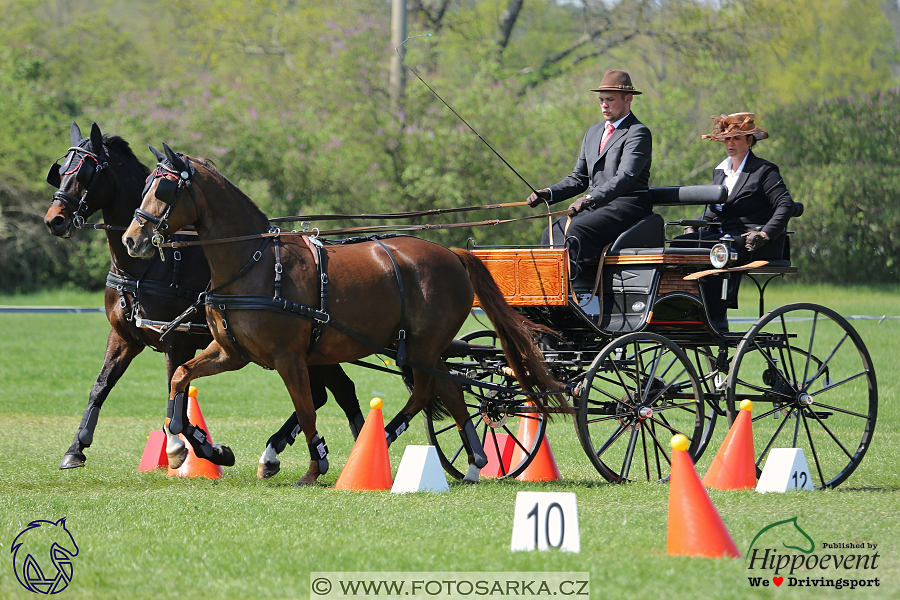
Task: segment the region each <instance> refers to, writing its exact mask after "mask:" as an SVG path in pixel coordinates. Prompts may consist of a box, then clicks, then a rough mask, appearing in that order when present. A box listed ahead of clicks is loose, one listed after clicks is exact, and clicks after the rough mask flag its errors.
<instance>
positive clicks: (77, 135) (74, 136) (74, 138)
mask: <svg viewBox="0 0 900 600" xmlns="http://www.w3.org/2000/svg"><path fill="white" fill-rule="evenodd" d="M69 140H70V141H71V142H72V145H73V146H77V145H78V144H80V143H81V142H82V141H83V140H84V138H83V137H81V130H80V129H79V128H78V123H76V122H75V121H72V129H71V130H70V131H69Z"/></svg>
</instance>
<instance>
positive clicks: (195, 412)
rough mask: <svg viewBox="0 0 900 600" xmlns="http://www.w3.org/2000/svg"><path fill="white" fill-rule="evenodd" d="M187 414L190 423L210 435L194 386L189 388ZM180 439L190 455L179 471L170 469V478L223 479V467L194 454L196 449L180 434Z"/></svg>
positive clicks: (210, 438) (210, 441)
mask: <svg viewBox="0 0 900 600" xmlns="http://www.w3.org/2000/svg"><path fill="white" fill-rule="evenodd" d="M187 414H188V421H190V422H191V425H193V426H194V427H199V428H201V429H203V430H204V431H205V432H207V434H209V429H208V428H207V427H206V421H204V420H203V413H201V412H200V404H198V403H197V388H195V387H194V386H191V387H190V388H188V407H187ZM178 437H179V438H181V441H183V442H184V443H185V445H186V446H187V450H188V455H187V458H186V459H184V464H182V465H181V466H180V467H178V468H177V469H173V468H172V467H169V471H168V473H167V475H168V476H169V477H172V476H176V477H208V478H209V479H219V478H220V477H222V473H223V472H224V471H222V467H220V466H219V465H214V464H212V463H211V462H209V461H208V460H206V459H205V458H200V457H198V456H197V455H196V454H194V448H193V447H192V446H191V445H190V444H189V443H188V441H187V439H185V437H184V435H182V434H178ZM208 439H209V443H210V444H211V443H212V436H209V438H208Z"/></svg>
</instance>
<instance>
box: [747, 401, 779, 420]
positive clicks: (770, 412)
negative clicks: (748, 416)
mask: <svg viewBox="0 0 900 600" xmlns="http://www.w3.org/2000/svg"><path fill="white" fill-rule="evenodd" d="M783 406H784V405H782V406H775V407H773V408H772V410H769V411H766V412H764V413H762V414H760V415H756V416H755V417H753V422H754V423H756V422H757V421H760V420H762V419H765V418H766V417H768V416H769V415H772V414H775V413H777V412H779V411H780V410H781V409H782V407H783Z"/></svg>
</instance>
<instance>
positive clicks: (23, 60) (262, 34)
mask: <svg viewBox="0 0 900 600" xmlns="http://www.w3.org/2000/svg"><path fill="white" fill-rule="evenodd" d="M407 6H408V12H409V26H408V27H409V33H410V35H411V36H412V35H418V34H420V33H432V36H431V37H415V38H411V39H410V40H409V41H408V42H407V43H406V45H405V46H404V48H405V49H406V55H405V60H406V62H407V64H408V65H409V66H410V67H412V68H413V69H415V72H416V73H418V74H419V75H420V76H421V77H422V78H423V79H424V80H425V81H426V82H427V83H428V85H429V86H431V87H432V88H433V89H434V90H435V91H436V92H438V93H439V94H440V95H441V97H442V98H444V99H445V100H446V101H447V102H448V103H449V104H450V105H451V106H452V107H453V109H454V110H455V111H457V112H458V113H459V114H460V115H461V116H463V117H464V118H465V120H466V121H467V122H468V123H470V124H471V125H472V126H473V127H474V128H475V129H476V130H477V131H478V132H479V134H480V135H481V136H482V137H483V138H484V139H485V140H487V141H489V142H490V144H491V145H492V146H493V147H494V148H495V149H497V151H498V152H499V153H500V154H501V155H503V157H504V158H505V159H506V160H507V161H508V162H509V163H510V164H511V165H513V166H514V168H515V169H516V171H518V172H519V173H520V174H521V176H522V177H523V178H524V179H526V180H527V182H528V183H529V184H530V185H532V186H534V187H544V186H546V185H549V184H551V183H553V182H555V181H558V180H559V179H561V178H562V177H563V176H565V175H567V174H568V173H569V172H570V171H571V168H572V166H573V165H574V163H575V158H576V155H577V152H578V148H579V145H580V140H581V136H582V134H583V133H584V131H585V129H586V128H587V127H588V126H589V125H591V124H592V123H594V122H596V121H598V120H599V119H600V114H599V109H598V107H597V104H596V99H595V97H594V95H593V94H591V93H589V92H588V91H587V90H588V89H589V88H590V87H593V86H595V85H596V83H597V82H599V80H600V78H601V77H602V74H603V72H604V71H605V70H606V69H608V68H624V69H627V70H629V71H630V72H631V73H632V77H633V80H634V82H635V85H636V86H637V87H638V88H639V89H641V90H642V91H643V92H644V94H643V95H641V96H638V97H636V99H635V102H634V104H633V105H632V108H633V110H634V112H635V113H636V114H637V115H638V117H639V118H640V119H641V120H642V121H643V122H644V123H646V124H647V125H648V126H649V127H650V129H651V131H652V132H653V137H654V152H653V167H652V171H651V185H658V186H666V185H689V184H700V183H709V182H710V181H711V174H712V168H713V166H714V165H715V164H717V163H718V162H720V161H721V160H722V158H723V157H724V150H723V148H722V146H721V145H720V144H716V143H712V142H708V141H701V140H700V135H701V134H702V133H708V132H709V129H710V127H711V121H710V119H709V117H710V116H711V115H713V114H720V113H731V112H738V111H744V110H749V111H752V112H755V113H756V114H757V119H758V122H759V124H760V125H762V126H763V127H765V128H767V129H768V130H769V132H770V134H771V138H770V139H769V140H766V141H764V142H762V143H761V144H760V145H759V146H757V148H756V150H757V153H758V154H759V155H760V156H762V157H764V158H767V159H769V160H772V161H773V162H775V163H776V164H778V165H779V166H780V168H781V172H782V175H783V176H784V178H785V181H786V183H787V185H788V188H789V189H790V191H791V193H792V195H793V197H794V199H795V200H797V201H799V202H803V203H804V204H805V206H806V212H805V214H804V216H803V217H801V218H799V219H794V220H793V221H792V222H791V225H790V227H791V230H792V231H796V234H795V235H794V238H793V260H794V263H795V264H797V265H798V266H799V267H800V272H801V275H800V277H802V278H803V279H806V280H811V281H844V282H848V283H850V282H853V283H860V282H865V283H872V282H885V283H897V282H898V281H900V271H898V268H897V261H898V260H900V243H898V239H897V237H898V235H900V234H898V233H897V231H898V227H897V225H898V220H900V203H898V201H897V200H898V194H897V192H896V190H897V189H898V188H897V186H896V185H895V183H897V182H900V181H898V180H900V172H898V168H900V167H898V166H897V160H896V159H897V156H896V155H897V153H898V152H900V147H898V144H897V142H896V139H897V133H898V129H900V116H898V115H900V110H898V109H900V91H898V89H897V87H896V86H897V81H898V80H897V73H900V61H898V53H897V49H898V36H897V34H896V31H897V27H898V26H900V25H898V24H900V17H898V13H900V11H898V9H897V6H896V4H894V3H883V2H880V1H879V0H723V1H720V2H716V3H710V2H705V1H703V0H652V1H651V0H620V1H619V2H603V1H599V0H597V1H594V0H583V1H582V2H577V3H561V4H560V3H556V2H552V1H538V0H509V1H503V2H500V3H498V2H495V1H491V2H488V1H485V0H408V3H407ZM390 25H391V24H390V6H389V3H386V2H382V1H380V0H343V1H339V2H332V3H321V2H313V1H306V2H304V1H300V0H267V1H263V0H242V1H238V0H192V1H191V2H187V1H184V0H175V1H169V2H161V1H154V2H139V1H138V0H98V1H97V2H94V3H91V5H89V6H86V5H85V4H84V3H82V2H76V1H75V0H56V1H53V2H48V1H39V0H0V27H2V28H3V31H4V32H5V34H6V36H5V41H4V42H3V43H2V45H0V111H2V113H0V114H3V117H2V121H0V255H2V256H3V260H2V261H0V290H2V291H5V292H10V291H27V290H32V289H36V288H40V287H48V286H60V285H69V286H75V287H81V288H88V289H96V288H99V287H102V285H103V282H104V274H105V272H106V270H107V268H108V254H107V250H106V247H105V240H104V239H103V236H102V235H99V234H98V233H96V232H91V231H82V232H80V233H78V235H76V236H75V238H73V239H71V240H58V239H56V238H53V237H52V236H50V235H49V233H48V232H47V231H46V228H45V226H44V225H43V222H42V219H43V215H44V213H45V212H46V209H47V206H48V204H49V198H50V195H51V193H52V190H51V189H50V188H49V186H47V184H46V183H44V174H45V173H46V170H47V168H48V167H49V165H50V163H51V162H52V161H53V160H54V159H55V158H56V157H57V156H59V155H60V154H62V153H63V152H64V151H65V150H66V148H67V147H68V133H67V132H68V129H69V125H70V124H71V122H72V120H77V121H78V122H79V124H80V125H81V126H82V128H83V129H85V128H86V127H88V126H90V123H91V122H92V121H96V122H97V123H98V124H99V125H100V126H101V128H102V129H103V131H104V132H106V133H110V134H115V135H120V136H122V137H124V138H125V139H126V140H127V141H129V142H130V143H131V145H132V147H133V148H134V150H135V152H136V153H137V155H138V157H139V158H141V159H142V160H143V161H145V163H146V164H150V163H151V161H152V157H151V155H150V153H149V151H146V150H145V148H146V144H147V143H152V144H153V145H154V146H157V147H159V144H160V143H162V142H166V143H167V144H169V145H170V146H172V147H173V148H174V149H175V150H177V151H181V152H186V153H188V154H192V155H199V156H204V157H208V158H210V159H212V160H213V161H214V162H215V164H216V165H217V167H218V168H219V170H220V171H221V172H222V173H223V174H225V175H226V176H228V177H229V179H231V180H232V181H233V182H235V183H236V184H237V185H238V186H239V187H241V189H243V190H244V191H245V192H246V193H247V194H248V195H249V196H250V197H251V198H253V199H254V200H255V201H256V202H257V203H258V204H259V205H260V207H261V208H262V209H263V210H264V211H265V212H267V213H268V214H269V215H270V216H286V215H292V214H310V213H323V212H328V213H337V214H347V215H351V214H354V213H361V212H369V213H371V212H394V211H408V210H421V209H428V208H438V207H459V206H471V205H480V204H488V203H497V202H510V201H516V200H522V199H524V197H525V196H526V195H527V194H528V192H529V189H528V187H527V186H526V185H525V184H524V183H523V182H522V181H521V179H519V177H518V176H516V174H514V173H513V172H512V171H511V170H510V169H508V168H507V167H506V166H505V165H504V164H503V163H502V162H501V161H500V160H499V159H498V158H497V157H496V156H495V155H494V154H493V152H491V150H490V149H489V148H487V147H486V146H485V144H483V142H482V141H481V140H480V139H479V138H478V137H477V136H476V135H474V134H473V133H472V131H470V130H469V129H468V128H467V127H466V126H465V125H464V124H463V123H462V122H461V121H460V120H459V119H458V118H457V117H456V116H454V115H453V113H452V112H450V110H448V109H447V108H446V106H444V104H443V103H442V102H441V101H440V100H438V99H437V98H436V97H435V95H434V94H433V93H432V92H431V91H430V90H429V89H428V88H427V87H426V86H425V85H423V84H422V83H421V82H420V81H418V79H417V77H416V76H415V75H414V74H413V73H412V72H408V73H407V85H406V89H405V94H404V97H403V100H402V103H401V104H400V105H399V106H394V105H392V104H391V100H390V90H389V88H388V80H389V77H388V68H389V63H390V58H391V55H392V53H393V52H394V49H393V48H391V47H390ZM660 212H662V213H663V214H664V216H666V217H667V218H673V219H674V218H679V217H684V216H696V215H694V214H690V211H687V210H681V211H679V210H678V209H670V208H667V209H662V210H661V211H660ZM694 212H696V211H694ZM527 214H530V212H529V209H527V208H517V209H505V210H502V211H497V212H495V213H490V214H485V213H477V214H473V215H466V218H465V220H480V219H483V218H513V217H518V216H525V215H527ZM470 216H471V217H472V218H471V219H470V218H469V217H470ZM96 218H97V217H95V218H94V220H96ZM461 220H462V219H461V218H460V215H453V216H445V217H436V218H432V219H431V221H430V222H459V221H461ZM413 222H415V221H413ZM342 224H344V225H347V226H351V225H359V224H362V223H360V222H354V221H353V220H347V221H345V222H342ZM544 225H545V223H544V222H543V221H542V220H540V219H536V220H532V221H523V222H518V223H514V224H509V225H503V226H498V227H492V228H490V229H488V230H485V229H472V230H467V229H451V230H440V231H432V232H429V233H427V234H425V237H429V238H430V239H433V240H434V241H437V242H439V243H442V244H445V245H448V246H462V245H464V244H465V243H466V239H467V238H468V237H473V238H474V239H475V241H476V243H480V244H487V243H491V244H494V243H532V242H535V241H536V240H538V239H539V235H540V230H541V228H542V227H543V226H544Z"/></svg>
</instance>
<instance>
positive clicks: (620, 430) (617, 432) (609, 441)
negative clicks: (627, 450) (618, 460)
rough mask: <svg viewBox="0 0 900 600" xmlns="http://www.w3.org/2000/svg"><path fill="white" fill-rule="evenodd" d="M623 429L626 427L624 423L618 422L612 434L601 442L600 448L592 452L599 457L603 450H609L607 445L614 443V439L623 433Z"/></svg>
mask: <svg viewBox="0 0 900 600" xmlns="http://www.w3.org/2000/svg"><path fill="white" fill-rule="evenodd" d="M625 429H626V425H625V424H624V423H619V427H618V428H616V430H615V431H613V432H612V435H610V436H609V438H607V440H606V441H605V442H604V443H603V445H602V446H600V448H599V449H597V451H596V452H594V454H596V455H597V457H598V458H599V457H600V455H601V454H603V453H604V452H606V451H607V450H609V447H610V446H612V445H613V444H615V443H616V440H618V439H619V438H620V437H621V436H622V434H623V433H625Z"/></svg>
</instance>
